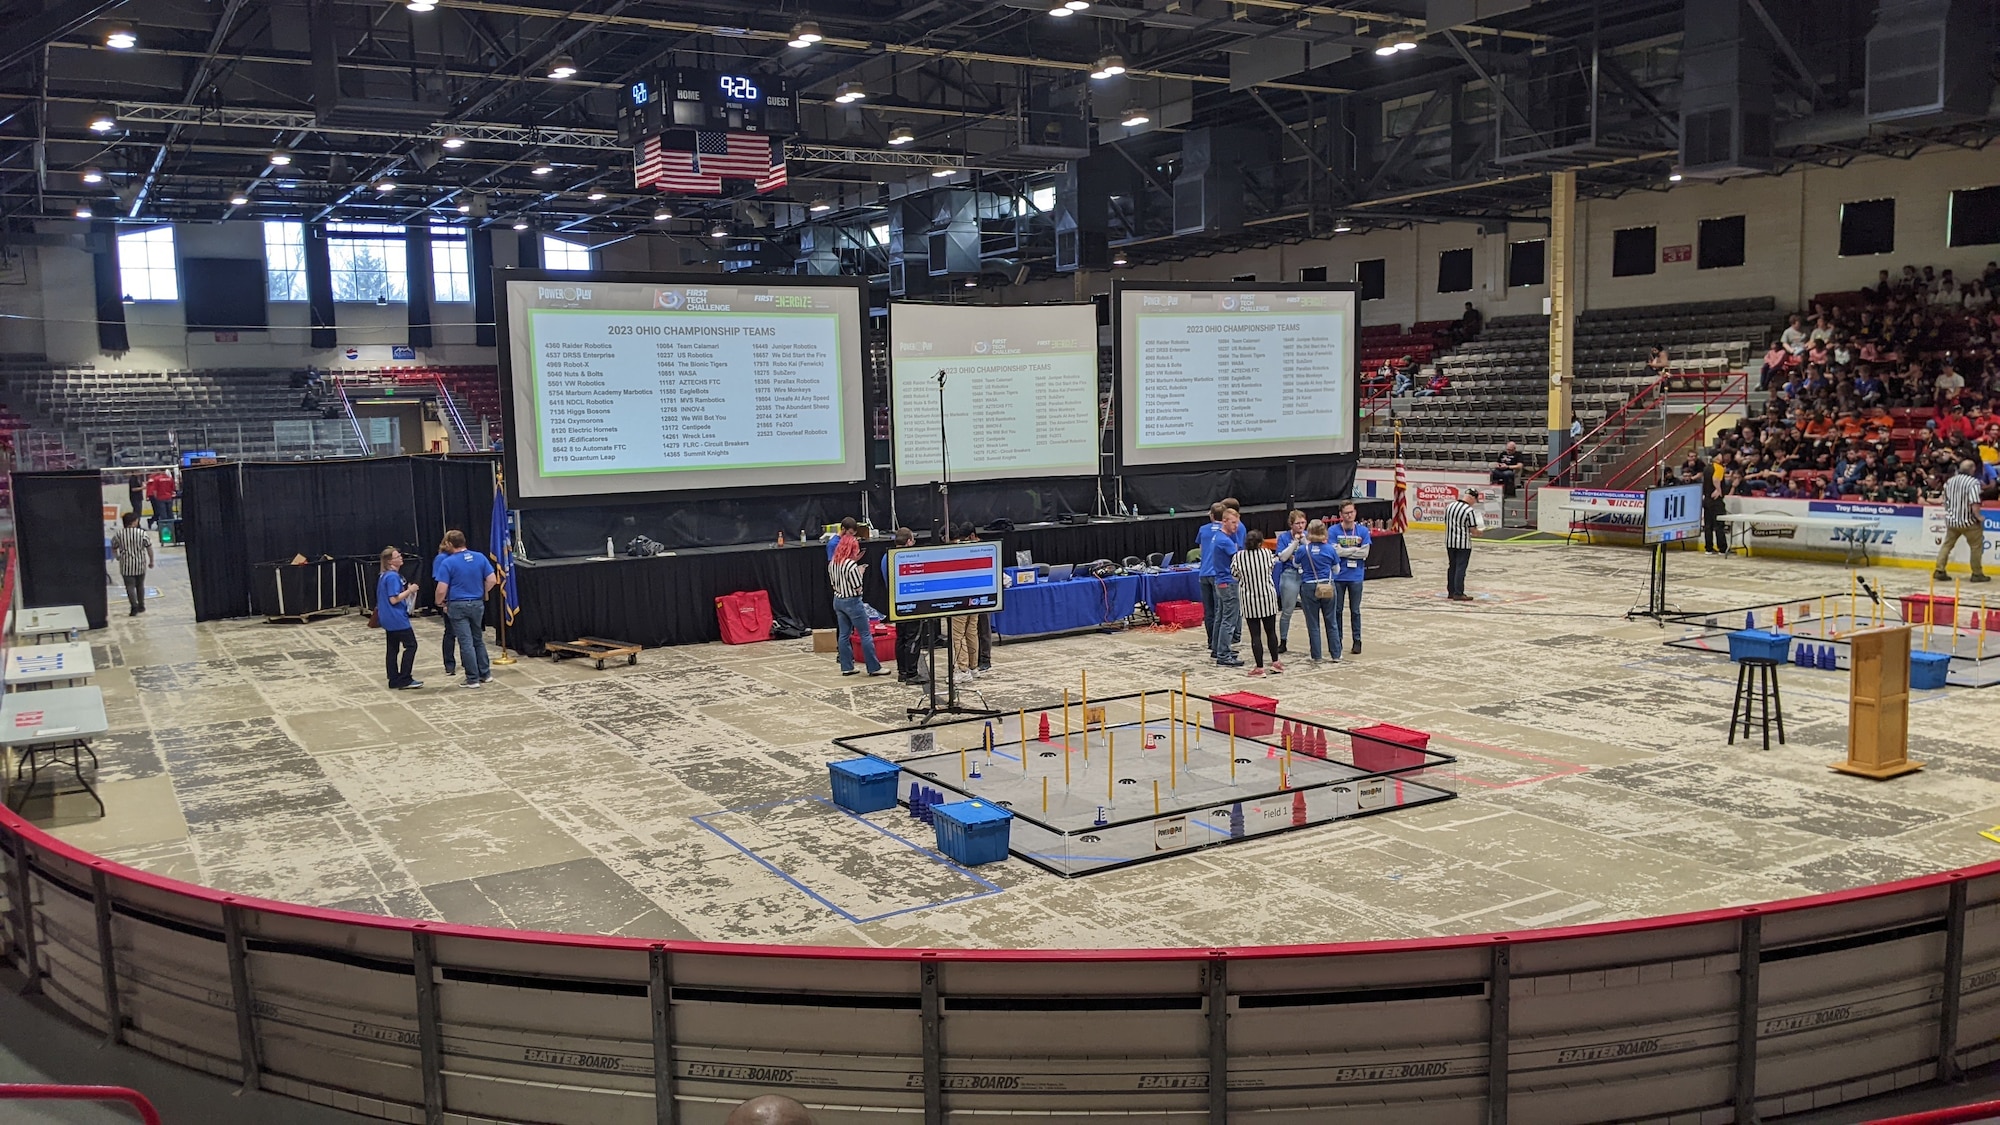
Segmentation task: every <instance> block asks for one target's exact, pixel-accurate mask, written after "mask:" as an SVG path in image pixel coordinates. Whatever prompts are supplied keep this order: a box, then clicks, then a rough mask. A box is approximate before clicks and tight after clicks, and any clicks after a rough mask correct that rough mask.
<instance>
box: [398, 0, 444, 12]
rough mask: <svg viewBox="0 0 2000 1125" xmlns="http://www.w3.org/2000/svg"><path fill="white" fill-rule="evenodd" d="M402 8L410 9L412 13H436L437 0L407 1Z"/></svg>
mask: <svg viewBox="0 0 2000 1125" xmlns="http://www.w3.org/2000/svg"><path fill="white" fill-rule="evenodd" d="M404 7H406V8H408V9H410V10H411V11H412V12H435V11H437V0H409V3H408V4H405V5H404Z"/></svg>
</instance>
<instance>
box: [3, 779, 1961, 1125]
mask: <svg viewBox="0 0 2000 1125" xmlns="http://www.w3.org/2000/svg"><path fill="white" fill-rule="evenodd" d="M0 844H4V845H5V846H4V848H0V852H4V855H5V863H4V874H5V877H4V884H5V900H4V905H5V908H6V919H7V924H6V926H5V930H4V932H5V936H6V954H7V956H8V957H9V958H10V959H11V961H12V963H13V964H14V965H15V966H16V967H17V968H18V969H20V970H21V971H22V972H24V973H25V974H26V975H27V976H28V978H29V980H30V981H31V982H32V985H33V986H35V987H39V989H40V990H41V991H42V992H43V993H44V994H45V995H46V996H47V997H48V998H49V999H50V1000H51V1001H52V1002H54V1003H55V1004H56V1005H57V1006H59V1007H60V1008H62V1009H63V1010H64V1011H65V1012H67V1013H68V1014H69V1015H70V1016H71V1017H73V1018H75V1019H77V1020H79V1021H81V1022H83V1023H85V1024H88V1025H90V1026H93V1027H96V1028H100V1029H102V1030H103V1031H104V1033H105V1035H106V1036H107V1038H108V1039H110V1040H114V1041H118V1042H122V1043H125V1044H127V1045H129V1046H131V1047H134V1048H137V1049H139V1050H142V1051H146V1052H148V1053H151V1054H154V1055H158V1056H160V1057H162V1058H165V1059H168V1060H171V1061H173V1062H176V1063H179V1064H181V1065H184V1066H188V1067H192V1068H195V1069H198V1070H204V1071H208V1072H210V1073H213V1074H217V1075H221V1076H223V1077H225V1078H228V1079H231V1080H236V1081H241V1082H244V1083H246V1084H250V1085H255V1086H260V1087H263V1088H265V1089H269V1090H273V1091H276V1092H279V1093H283V1094H288V1095H290V1096H293V1097H297V1098H300V1099H303V1100H308V1101H313V1102H319V1103H323V1104H330V1105H334V1106H336V1107H340V1108H344V1109H349V1110H354V1111H358V1112H360V1113H364V1114H369V1115H373V1116H377V1117H381V1118H384V1119H387V1120H392V1121H408V1122H438V1123H442V1122H479V1121H487V1120H494V1121H505V1122H536V1123H552V1125H553V1123H562V1125H570V1123H575V1125H623V1123H632V1125H638V1123H655V1122H679V1123H686V1125H707V1123H716V1122H720V1121H721V1120H722V1119H723V1117H724V1116H725V1115H726V1114H727V1111H728V1109H729V1108H730V1107H731V1106H733V1105H734V1104H735V1103H736V1102H738V1101H740V1100H742V1099H743V1098H745V1097H749V1096H751V1095H753V1094H756V1093H767V1092H778V1093H786V1094H790V1095H791V1096H793V1097H796V1098H798V1099H799V1100H801V1101H803V1102H806V1103H807V1104H808V1105H811V1106H813V1107H815V1116H816V1117H817V1118H818V1120H819V1121H821V1122H822V1123H823V1125H860V1123H864V1122H865V1123H869V1125H876V1123H882V1122H894V1121H909V1122H913V1123H916V1122H922V1123H924V1125H939V1123H943V1122H946V1121H970V1120H973V1119H974V1118H988V1117H990V1118H995V1119H1006V1118H1008V1117H1013V1116H1021V1117H1032V1118H1034V1119H1035V1120H1038V1121H1042V1122H1048V1123H1063V1122H1085V1121H1097V1122H1102V1121H1108V1120H1116V1121H1118V1122H1120V1123H1134V1122H1177V1123H1195V1122H1211V1123H1215V1125H1221V1123H1223V1122H1240V1121H1249V1122H1271V1123H1285V1125H1291V1123H1298V1125H1304V1123H1307V1122H1312V1123H1315V1125H1323V1123H1328V1122H1353V1123H1361V1122H1367V1123H1369V1125H1403V1123H1410V1125H1416V1123H1422V1125H1456V1123H1465V1125H1473V1123H1480V1125H1497V1123H1500V1122H1505V1121H1507V1120H1513V1121H1516V1122H1535V1123H1538V1125H1564V1123H1569V1122H1604V1121H1620V1122H1628V1121H1650V1120H1660V1121H1674V1122H1683V1121H1685V1122H1711V1121H1712V1122H1728V1121H1741V1120H1749V1119H1750V1117H1749V1115H1748V1113H1747V1112H1746V1110H1747V1109H1748V1108H1749V1106H1748V1103H1750V1102H1753V1101H1754V1103H1755V1110H1756V1112H1757V1113H1758V1114H1759V1115H1760V1116H1766V1117H1768V1116H1775V1115H1778V1114H1781V1113H1785V1112H1792V1111H1796V1110H1801V1109H1806V1108H1810V1107H1814V1106H1822V1105H1828V1104H1832V1103H1836V1102H1840V1101H1845V1100H1849V1099H1853V1098H1859V1097H1864V1096H1867V1095H1871V1094H1876V1093H1880V1092H1883V1091H1885V1090H1889V1089H1893V1088H1896V1087H1900V1086H1906V1085H1910V1084H1914V1083H1920V1082H1925V1081H1928V1080H1931V1079H1933V1078H1938V1077H1949V1076H1950V1074H1951V1073H1953V1072H1954V1071H1955V1070H1956V1069H1961V1068H1969V1067H1974V1066H1978V1065H1980V1064H1982V1063H1985V1062H1987V1061H1988V1060H1990V1059H1992V1058H1994V1057H1995V1056H1996V1054H2000V863H1995V864H1988V865H1985V866H1981V867H1975V868H1967V869H1965V870H1962V871H1956V872H1950V873H1946V874H1942V875H1937V876H1931V877H1927V878H1922V879H1914V880H1909V881H1906V882H1901V883H1894V884H1887V885H1883V886H1879V887H1869V888H1864V889H1860V890H1855V891H1848V892H1842V893H1837V894H1830V895H1821V896H1817V897H1813V898H1806V899H1796V900H1789V901H1786V902H1781V903H1771V904H1767V905H1762V906H1754V907H1744V908H1732V909H1725V910H1713V911H1705V912H1701V913H1696V914H1684V915H1678V916H1674V917H1667V918H1654V919H1645V920H1640V921H1634V922H1624V923H1612V924H1604V925H1596V926H1581V927H1570V928H1562V929H1551V930H1535V931H1524V932H1518V933H1502V934H1486V935H1478V936H1471V937H1454V938H1439V939H1431V940H1414V941H1384V942H1370V943H1356V944H1346V945H1322V946H1284V947H1248V948H1230V949H1172V950H1082V951H1042V950H910V949H873V948H861V949H843V948H821V947H787V946H759V945H726V944H704V943H690V942H648V941H643V940H633V939H621V938H597V937H585V936H576V935H561V934H539V933H527V932H520V931H511V930H490V929H480V928H476V927H468V926H451V925H442V924H432V923H421V922H406V921H399V920H396V919H387V918H378V917H373V916H368V915H357V914H346V913H342V912H337V911H327V910H318V909H313V908H309V907H301V906H293V905H289V904H285V903H278V902H270V901H266V900H261V899H253V898H246V897H242V896H236V895H228V894H223V893H220V892H217V891H213V890H208V889H205V888H201V887H196V886H192V885H189V884H186V883H180V882H176V881H174V880H171V879H164V878H160V877H158V876H153V875H148V874H145V873H143V872H139V871H134V870H132V869H130V868H125V867H121V866H119V865H117V864H114V863H110V862H108V861H105V860H102V859H99V858H97V857H95V856H93V855H91V854H89V853H88V852H84V851H82V850H80V849H77V848H74V847H71V846H69V845H66V844H63V843H61V842H60V841H57V840H55V839H53V838H51V837H49V836H47V835H45V834H44V833H42V832H40V831H39V830H37V829H35V828H34V827H33V826H31V825H29V824H27V823H26V822H24V821H22V820H20V819H19V818H18V817H15V816H13V815H12V814H10V813H7V812H4V811H0ZM107 951H108V955H107ZM1941 1068H1942V1071H1941Z"/></svg>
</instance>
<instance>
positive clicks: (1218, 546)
mask: <svg viewBox="0 0 2000 1125" xmlns="http://www.w3.org/2000/svg"><path fill="white" fill-rule="evenodd" d="M1241 526H1242V517H1241V516H1239V515H1237V514H1236V509H1234V508H1224V509H1223V511H1222V521H1221V523H1220V524H1219V525H1218V526H1217V527H1216V529H1215V533H1214V534H1213V535H1211V536H1209V537H1208V545H1207V546H1206V547H1205V548H1204V549H1203V551H1202V554H1201V562H1202V566H1203V567H1207V566H1208V565H1209V564H1210V563H1211V561H1212V562H1213V563H1214V565H1215V627H1214V628H1213V629H1212V630H1210V632H1209V642H1208V652H1209V655H1210V656H1213V657H1215V662H1216V663H1217V664H1220V665H1222V666H1223V667H1224V668H1241V667H1243V658H1242V657H1240V656H1238V655H1236V653H1235V651H1234V650H1233V649H1231V648H1230V647H1229V646H1230V636H1231V633H1232V632H1233V631H1234V630H1236V629H1240V628H1242V624H1241V622H1242V606H1241V603H1240V602H1239V601H1238V598H1237V593H1238V591H1237V589H1236V577H1235V575H1234V573H1233V572H1232V571H1231V570H1230V565H1231V564H1232V563H1233V562H1234V561H1235V558H1236V550H1237V541H1236V530H1237V528H1239V527H1241Z"/></svg>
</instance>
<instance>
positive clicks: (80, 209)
mask: <svg viewBox="0 0 2000 1125" xmlns="http://www.w3.org/2000/svg"><path fill="white" fill-rule="evenodd" d="M76 217H77V218H79V219H88V218H90V204H88V203H79V204H77V205H76Z"/></svg>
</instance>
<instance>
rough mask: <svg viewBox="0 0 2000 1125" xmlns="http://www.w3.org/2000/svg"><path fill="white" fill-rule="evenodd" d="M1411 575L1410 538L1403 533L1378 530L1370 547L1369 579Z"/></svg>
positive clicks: (1371, 580)
mask: <svg viewBox="0 0 2000 1125" xmlns="http://www.w3.org/2000/svg"><path fill="white" fill-rule="evenodd" d="M1409 577H1412V575H1411V573H1410V544H1409V540H1408V539H1407V538H1406V537H1404V536H1401V535H1390V534H1389V533H1387V532H1376V534H1375V538H1374V540H1373V541H1372V542H1371V543H1370V544H1369V547H1368V580H1369V581H1370V582H1373V581H1374V580H1376V579H1377V578H1409Z"/></svg>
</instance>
